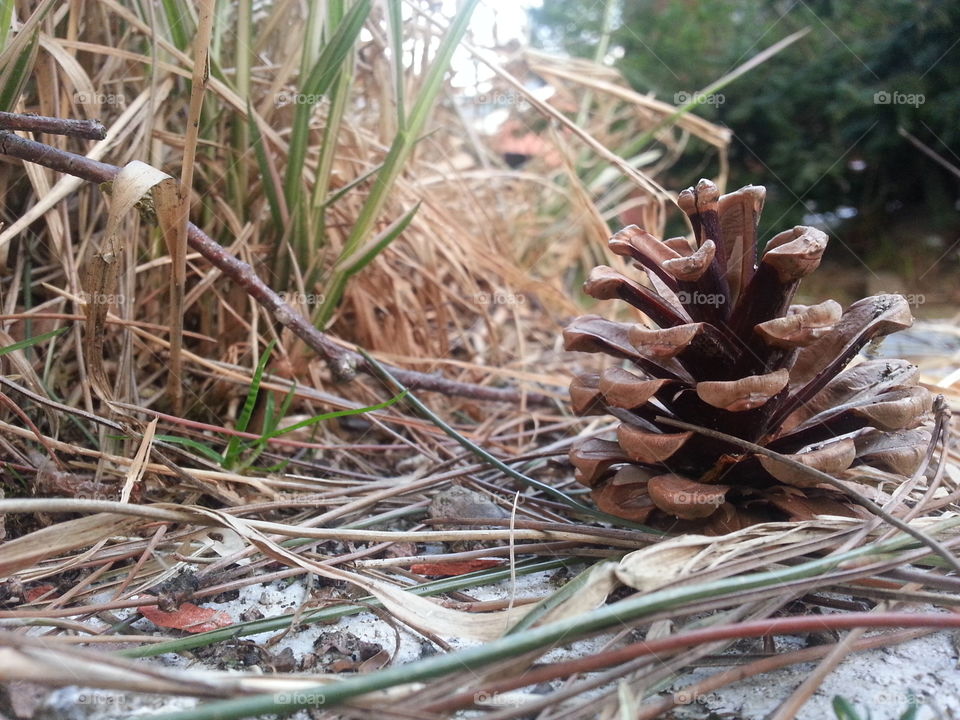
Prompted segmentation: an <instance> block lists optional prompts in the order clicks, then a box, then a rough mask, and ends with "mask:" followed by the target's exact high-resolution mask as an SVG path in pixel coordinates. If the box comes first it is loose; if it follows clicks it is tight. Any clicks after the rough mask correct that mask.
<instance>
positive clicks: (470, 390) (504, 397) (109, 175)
mask: <svg viewBox="0 0 960 720" xmlns="http://www.w3.org/2000/svg"><path fill="white" fill-rule="evenodd" d="M0 154H2V155H9V156H11V157H15V158H20V159H21V160H26V161H27V162H32V163H36V164H38V165H43V166H44V167H47V168H50V169H51V170H56V171H58V172H62V173H66V174H67V175H73V176H74V177H78V178H82V179H84V180H87V181H88V182H93V183H98V184H100V183H105V182H110V181H112V180H113V179H114V177H115V176H116V175H117V173H118V172H120V168H118V167H116V166H114V165H110V164H108V163H102V162H99V161H97V160H91V159H90V158H87V157H84V156H83V155H77V154H75V153H71V152H67V151H66V150H60V149H58V148H53V147H50V146H49V145H44V144H43V143H39V142H35V141H33V140H27V139H26V138H22V137H19V136H18V135H14V134H13V133H10V132H6V131H2V130H0ZM187 243H188V244H189V245H190V247H191V248H193V249H194V250H196V251H197V252H199V253H200V254H201V255H203V257H204V258H206V259H207V261H209V262H210V263H211V264H213V265H214V266H215V267H217V268H218V269H219V270H220V271H221V272H223V273H224V274H225V275H227V276H228V277H230V278H231V279H232V280H233V281H234V282H235V283H237V284H238V285H239V286H240V287H242V288H243V289H244V291H245V292H246V293H247V294H248V295H250V297H252V298H253V299H254V300H256V301H257V302H258V303H259V304H260V305H261V306H263V307H264V308H265V309H266V310H267V311H269V312H270V314H271V315H273V317H274V319H275V320H276V321H277V322H278V323H280V324H281V325H283V326H284V327H286V328H289V329H290V331H291V332H293V334H294V335H296V336H297V337H298V338H300V339H301V340H303V342H304V343H306V344H307V346H308V347H310V348H311V349H312V350H313V351H314V352H316V353H317V354H318V355H320V357H322V358H323V359H324V360H325V361H326V363H327V365H328V367H329V368H330V371H331V372H332V373H333V376H334V379H336V380H337V381H339V382H347V381H350V380H353V379H354V378H355V377H356V375H357V373H358V372H362V373H364V374H367V375H374V374H375V373H374V369H373V368H372V367H371V366H370V365H369V364H368V362H367V361H366V360H365V359H364V358H363V357H362V356H361V355H360V354H359V353H356V352H353V351H352V350H347V349H346V348H343V347H341V346H340V345H339V344H337V343H336V342H334V340H332V339H331V338H330V337H329V336H327V335H326V334H324V333H322V332H320V331H319V330H317V328H316V327H314V326H313V324H312V323H311V322H310V320H309V319H308V318H306V317H304V316H303V315H301V314H300V313H298V312H297V311H296V310H294V309H293V308H292V307H290V305H288V304H287V303H286V302H284V301H283V299H282V298H281V297H280V296H279V295H278V294H277V293H276V292H274V291H273V289H271V288H270V287H269V286H268V285H267V284H266V283H264V282H263V280H261V279H260V277H259V276H258V275H257V274H256V272H255V271H254V269H253V268H252V267H250V265H248V264H247V263H245V262H243V261H242V260H240V259H239V258H237V257H235V256H233V255H231V254H230V253H228V252H227V251H226V250H225V249H224V248H223V247H221V245H220V244H219V243H218V242H216V241H215V240H213V239H212V238H210V237H209V236H207V234H206V233H204V232H203V230H201V229H200V228H198V227H197V226H196V225H194V224H193V223H190V224H189V225H188V226H187ZM390 373H391V374H392V375H393V376H394V377H395V378H397V379H398V380H400V382H402V383H403V384H404V385H405V386H407V387H408V388H409V389H411V390H427V391H430V392H437V393H441V394H443V395H453V396H459V397H467V398H471V399H473V400H484V401H489V402H508V403H519V402H521V401H525V402H526V403H527V404H528V405H538V406H545V405H551V404H552V403H553V400H552V399H551V398H550V397H548V396H546V395H543V394H541V393H520V392H518V391H517V390H515V389H513V388H493V387H485V386H482V385H475V384H473V383H464V382H458V381H456V380H449V379H447V378H443V377H438V376H436V375H431V374H429V373H421V372H416V371H414V370H403V369H401V368H393V367H391V368H390Z"/></svg>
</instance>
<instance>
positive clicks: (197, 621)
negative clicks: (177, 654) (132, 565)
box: [137, 603, 233, 633]
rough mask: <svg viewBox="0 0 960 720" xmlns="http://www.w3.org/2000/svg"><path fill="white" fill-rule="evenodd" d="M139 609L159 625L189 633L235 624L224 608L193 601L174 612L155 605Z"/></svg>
mask: <svg viewBox="0 0 960 720" xmlns="http://www.w3.org/2000/svg"><path fill="white" fill-rule="evenodd" d="M137 610H139V611H140V614H141V615H143V616H144V617H145V618H146V619H147V620H149V621H150V622H152V623H153V624H154V625H156V626H157V627H166V628H174V629H176V630H183V631H184V632H188V633H202V632H210V631H211V630H219V629H220V628H224V627H229V626H230V625H233V618H231V617H230V616H229V615H228V614H227V613H225V612H224V611H223V610H214V609H213V608H204V607H199V606H198V605H194V604H193V603H183V604H182V605H180V607H179V608H178V609H176V610H174V611H173V612H164V611H163V610H161V609H160V608H158V607H156V606H154V605H144V606H143V607H139V608H137Z"/></svg>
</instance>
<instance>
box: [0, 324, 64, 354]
mask: <svg viewBox="0 0 960 720" xmlns="http://www.w3.org/2000/svg"><path fill="white" fill-rule="evenodd" d="M69 329H70V328H65V327H62V328H60V329H58V330H51V331H50V332H46V333H43V335H37V336H36V337H29V338H24V339H23V340H20V341H18V342H15V343H13V344H12V345H7V346H6V347H2V348H0V355H6V354H7V353H12V352H14V351H16V350H23V349H24V348H28V347H33V346H34V345H39V344H40V343H42V342H44V341H46V340H49V339H50V338H54V337H56V336H57V335H61V334H63V333H65V332H66V331H67V330H69Z"/></svg>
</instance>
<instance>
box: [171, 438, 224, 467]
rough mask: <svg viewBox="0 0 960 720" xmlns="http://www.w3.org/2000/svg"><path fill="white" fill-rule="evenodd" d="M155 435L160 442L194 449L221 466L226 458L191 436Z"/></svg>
mask: <svg viewBox="0 0 960 720" xmlns="http://www.w3.org/2000/svg"><path fill="white" fill-rule="evenodd" d="M155 437H156V439H157V440H159V441H161V442H166V443H170V444H171V445H181V446H183V447H186V448H190V449H191V450H195V451H196V452H198V453H200V454H201V455H203V456H204V457H205V458H207V459H208V460H212V461H213V462H215V463H217V464H218V465H221V466H222V465H224V464H225V463H226V459H225V458H224V457H223V455H221V454H220V453H218V452H217V451H216V450H214V449H213V448H212V447H209V446H208V445H204V444H203V443H202V442H199V441H197V440H194V439H193V438H184V437H178V436H177V435H156V436H155Z"/></svg>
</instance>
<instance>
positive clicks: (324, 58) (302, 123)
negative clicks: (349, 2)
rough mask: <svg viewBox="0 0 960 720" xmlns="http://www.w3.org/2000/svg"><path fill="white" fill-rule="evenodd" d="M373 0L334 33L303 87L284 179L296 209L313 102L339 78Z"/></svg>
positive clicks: (358, 6)
mask: <svg viewBox="0 0 960 720" xmlns="http://www.w3.org/2000/svg"><path fill="white" fill-rule="evenodd" d="M370 6H371V0H359V2H357V3H356V4H355V5H354V6H353V7H352V8H350V10H349V12H347V14H346V15H344V17H343V20H342V21H341V22H340V24H339V25H338V26H337V29H336V30H335V31H334V32H333V34H332V36H331V38H330V41H329V42H328V43H326V45H324V47H323V50H321V52H320V56H319V57H318V58H317V62H316V63H315V64H314V66H313V69H312V70H311V71H310V75H309V76H308V77H307V79H306V80H305V81H304V82H303V85H302V87H301V89H300V92H301V95H302V96H303V99H304V100H305V102H298V103H297V105H296V110H295V112H294V118H293V128H292V129H291V134H290V149H289V152H288V159H287V173H286V178H285V180H284V194H285V195H286V198H287V206H288V207H289V208H290V210H291V212H293V208H294V205H296V204H297V202H298V200H299V198H300V189H301V187H302V185H303V166H304V162H305V159H306V154H307V138H308V137H309V132H310V117H311V115H312V114H313V108H314V105H315V104H316V103H317V102H318V101H319V99H320V97H321V96H322V95H323V94H325V93H326V92H327V90H328V89H329V88H330V86H331V85H332V84H333V81H334V80H335V79H336V77H337V73H338V72H339V69H340V67H341V66H342V65H343V63H344V61H345V59H346V57H347V55H348V54H350V53H351V52H352V51H353V46H354V43H355V42H356V40H357V37H358V36H359V35H360V30H361V29H362V28H363V23H364V22H366V19H367V15H369V14H370Z"/></svg>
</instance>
